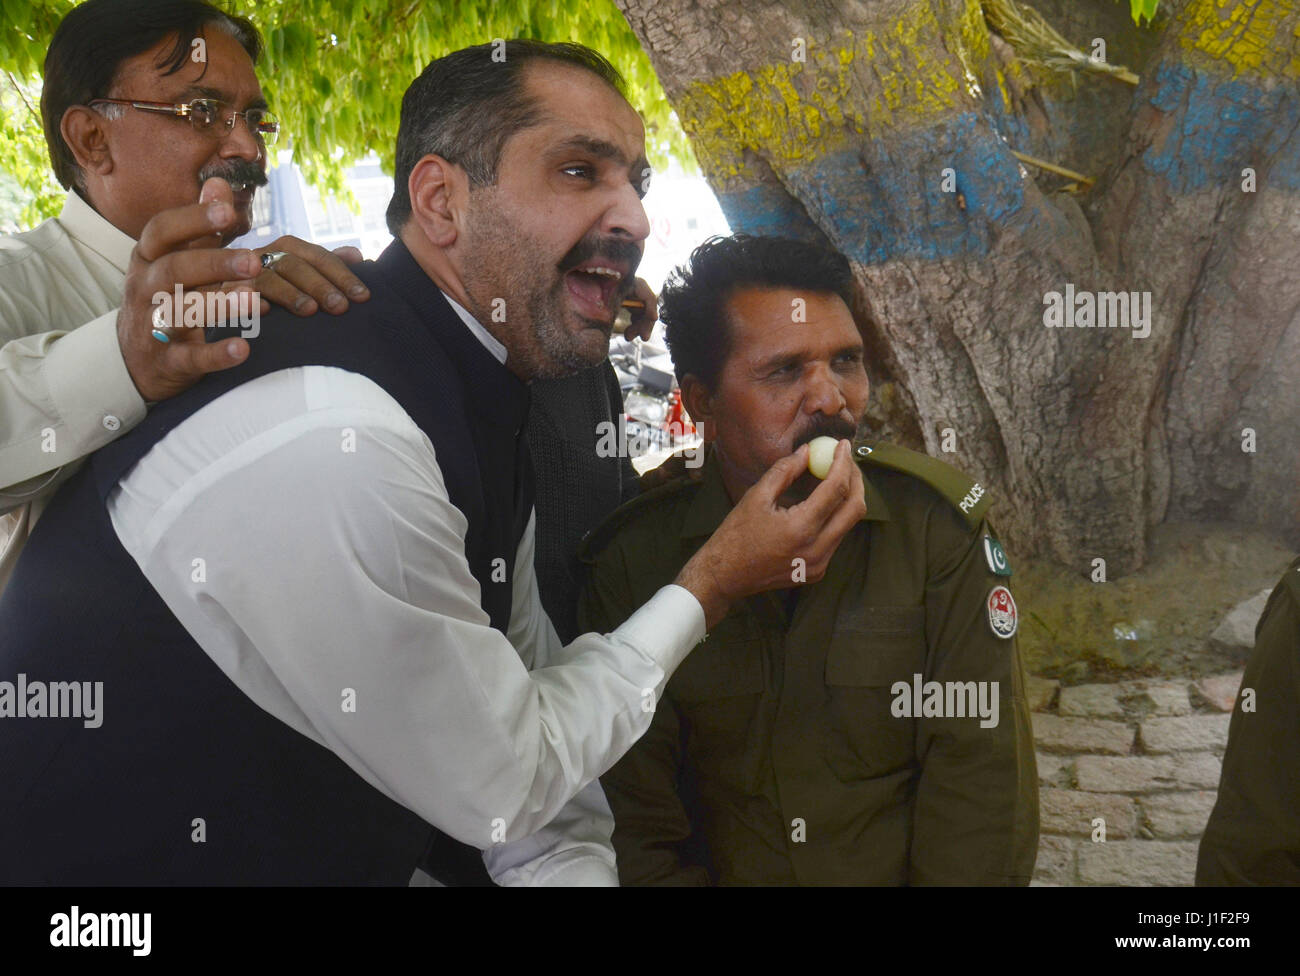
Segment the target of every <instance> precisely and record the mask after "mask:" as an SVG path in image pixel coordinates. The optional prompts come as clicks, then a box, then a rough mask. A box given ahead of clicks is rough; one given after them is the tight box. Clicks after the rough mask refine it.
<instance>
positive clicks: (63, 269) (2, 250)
mask: <svg viewBox="0 0 1300 976" xmlns="http://www.w3.org/2000/svg"><path fill="white" fill-rule="evenodd" d="M133 247H135V241H134V240H132V239H131V238H130V237H128V236H127V235H126V234H124V233H122V232H121V231H120V230H118V229H117V228H116V227H114V226H113V225H112V224H110V223H109V222H108V221H107V220H105V219H104V218H103V217H101V216H100V215H99V214H98V213H96V212H95V210H94V209H93V208H92V207H91V206H90V204H88V203H86V202H85V201H84V200H82V198H81V197H79V196H78V195H77V194H76V193H74V192H70V193H69V194H68V197H67V200H66V201H64V204H63V212H62V213H61V214H60V215H59V216H58V217H57V218H54V219H51V220H47V221H45V222H44V223H43V224H41V225H40V226H39V227H37V228H36V229H35V230H30V231H27V232H26V233H23V234H15V235H13V236H12V237H0V513H3V514H0V591H3V589H4V586H5V583H6V582H7V581H8V579H9V576H10V574H11V573H12V572H13V567H14V564H15V563H16V562H17V560H18V554H19V552H20V551H21V550H22V547H23V545H24V543H26V541H27V536H28V535H29V534H30V533H31V531H32V529H33V527H34V526H35V524H36V520H37V518H38V517H39V516H40V513H41V511H42V509H43V508H44V507H45V504H46V502H47V501H48V500H49V499H50V498H51V497H52V496H53V494H54V491H55V489H56V488H58V486H59V485H60V484H62V483H63V482H64V481H66V480H67V479H68V478H70V477H71V476H72V474H73V473H74V472H75V471H76V470H77V468H78V467H79V466H80V464H79V459H81V458H84V457H85V456H86V455H87V454H90V453H91V452H93V451H95V450H98V449H99V448H101V447H103V446H104V445H105V444H107V443H108V442H109V441H111V440H114V439H115V438H117V437H119V436H121V435H122V434H124V433H126V431H128V430H130V429H131V428H132V427H134V426H135V425H136V424H138V423H139V422H140V421H141V420H143V419H144V416H145V403H144V400H142V399H141V397H140V394H139V392H138V391H137V390H136V388H135V384H134V383H133V382H132V381H131V376H130V374H129V373H128V372H127V369H126V363H125V362H123V360H122V352H121V349H120V348H119V347H118V344H117V309H118V306H119V305H121V304H122V289H123V286H124V283H125V280H126V269H127V265H128V264H129V263H130V260H131V249H132V248H133Z"/></svg>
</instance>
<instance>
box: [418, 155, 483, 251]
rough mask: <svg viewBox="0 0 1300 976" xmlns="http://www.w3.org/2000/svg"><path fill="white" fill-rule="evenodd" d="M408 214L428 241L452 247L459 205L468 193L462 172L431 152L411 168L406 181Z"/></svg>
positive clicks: (457, 233) (459, 210) (466, 180)
mask: <svg viewBox="0 0 1300 976" xmlns="http://www.w3.org/2000/svg"><path fill="white" fill-rule="evenodd" d="M406 189H407V193H409V194H410V197H411V216H412V217H413V218H414V219H415V220H417V221H418V222H419V225H420V229H421V230H423V231H424V234H425V236H426V237H428V238H429V242H430V243H431V244H435V245H437V246H438V247H451V245H453V244H455V243H456V238H457V236H459V226H458V224H459V220H458V218H459V217H460V213H461V207H462V206H463V203H464V200H465V198H466V197H467V196H468V194H469V180H468V178H467V177H466V175H465V171H464V170H463V169H461V168H460V167H459V166H456V165H454V164H453V163H449V162H447V160H445V159H443V158H442V157H441V156H436V155H434V154H432V153H430V154H429V155H428V156H425V157H424V158H423V159H421V160H420V161H419V162H418V163H416V164H415V167H414V168H413V169H412V170H411V176H410V178H409V179H408V180H407V181H406Z"/></svg>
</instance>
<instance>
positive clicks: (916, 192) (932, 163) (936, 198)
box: [719, 113, 1024, 264]
mask: <svg viewBox="0 0 1300 976" xmlns="http://www.w3.org/2000/svg"><path fill="white" fill-rule="evenodd" d="M945 168H951V169H952V170H953V171H954V173H953V180H952V184H953V185H952V190H951V192H945V191H944V189H943V185H944V173H943V170H944V169H945ZM781 176H782V178H783V179H784V180H785V181H786V183H787V184H788V185H789V187H790V189H791V191H792V192H793V193H794V195H795V196H796V197H798V198H799V199H800V200H802V201H803V203H804V206H805V207H806V208H807V211H808V213H809V214H810V215H811V216H812V217H813V219H814V220H815V221H816V222H817V224H818V225H820V226H821V227H822V228H823V229H825V231H826V233H827V236H829V237H830V238H831V239H832V240H833V241H834V242H835V244H836V246H837V247H839V248H840V250H841V251H842V252H843V253H844V254H845V256H847V257H849V258H851V259H853V260H856V261H860V262H863V263H866V264H875V263H879V262H882V261H886V260H889V259H893V258H902V257H920V258H929V259H935V258H946V257H955V256H967V255H981V254H986V253H988V250H989V247H990V244H991V242H992V240H993V238H994V236H995V235H996V233H997V232H998V229H997V228H998V225H1005V223H1006V222H1007V221H1008V220H1009V219H1011V218H1012V217H1013V216H1014V215H1015V214H1016V213H1017V212H1018V211H1019V210H1020V208H1021V207H1022V206H1023V203H1024V193H1023V187H1022V183H1021V176H1020V171H1019V164H1018V163H1017V162H1016V160H1015V158H1014V157H1013V156H1011V154H1010V151H1009V147H1008V146H1007V144H1006V143H1005V142H1003V141H1002V139H1001V138H999V137H998V135H997V133H996V132H995V131H993V129H991V128H990V127H989V125H988V122H987V120H985V119H983V118H981V117H980V116H978V115H975V114H973V113H971V114H965V115H961V116H957V117H955V118H953V119H950V120H948V121H947V122H945V123H944V124H943V125H941V126H937V127H933V128H927V129H918V130H914V131H911V132H900V133H897V134H896V137H895V138H892V139H890V140H870V141H867V142H864V143H863V144H862V145H861V146H860V147H859V148H858V149H856V150H844V151H839V152H834V153H828V154H826V155H825V156H821V157H819V158H816V159H813V160H810V161H809V162H808V163H805V164H802V165H799V166H796V167H793V168H792V169H790V170H788V171H786V172H783V173H782V174H781ZM780 197H785V194H784V193H780V192H777V191H775V190H774V189H773V188H770V187H764V188H747V189H745V190H742V191H739V192H734V193H723V194H720V196H719V199H720V201H721V202H722V208H723V212H724V213H725V214H726V215H727V222H728V223H729V224H730V225H731V227H732V229H733V230H736V231H738V232H745V233H774V232H775V233H782V232H783V231H782V230H781V227H782V226H783V225H784V224H785V223H786V222H788V221H789V220H790V219H791V218H790V215H789V213H788V211H789V209H790V208H789V207H788V205H785V204H783V203H782V202H781V201H780V200H779V199H776V198H780ZM963 205H964V208H963Z"/></svg>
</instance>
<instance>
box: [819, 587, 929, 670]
mask: <svg viewBox="0 0 1300 976" xmlns="http://www.w3.org/2000/svg"><path fill="white" fill-rule="evenodd" d="M925 655H926V644H925V608H924V607H860V608H858V609H856V610H853V611H851V612H848V613H842V614H840V615H839V616H838V618H837V619H836V621H835V628H834V629H833V630H832V631H831V638H830V644H829V645H828V646H827V649H826V684H828V685H830V686H832V687H838V688H877V687H889V686H890V685H892V684H893V683H894V682H895V681H911V679H912V675H913V674H916V673H920V672H923V671H924V668H925Z"/></svg>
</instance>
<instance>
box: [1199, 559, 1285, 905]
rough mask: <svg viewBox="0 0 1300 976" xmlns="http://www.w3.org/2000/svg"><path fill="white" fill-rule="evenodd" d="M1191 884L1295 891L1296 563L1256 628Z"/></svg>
mask: <svg viewBox="0 0 1300 976" xmlns="http://www.w3.org/2000/svg"><path fill="white" fill-rule="evenodd" d="M1248 709H1249V710H1248ZM1196 883H1197V884H1198V885H1229V884H1233V885H1235V884H1276V885H1280V884H1286V885H1297V884H1300V559H1297V560H1296V561H1295V562H1293V563H1292V564H1291V565H1290V566H1289V567H1288V568H1287V571H1286V572H1285V573H1284V574H1283V575H1282V580H1281V582H1279V583H1278V585H1277V587H1276V588H1275V589H1274V590H1273V592H1272V593H1271V594H1270V595H1269V598H1268V604H1267V605H1266V606H1265V607H1264V613H1263V615H1262V616H1261V617H1260V618H1259V623H1258V625H1256V628H1255V649H1254V650H1253V651H1252V652H1251V654H1250V659H1249V661H1247V663H1246V672H1245V675H1244V676H1243V677H1242V680H1241V693H1240V694H1238V695H1237V704H1236V706H1235V707H1234V709H1233V712H1232V720H1231V722H1229V724H1228V748H1227V750H1226V751H1225V752H1224V754H1223V773H1222V776H1221V778H1220V780H1219V797H1218V800H1217V802H1216V803H1215V804H1214V811H1213V812H1212V813H1211V814H1210V822H1209V823H1208V824H1207V825H1206V828H1205V835H1204V836H1203V837H1202V838H1201V850H1200V856H1199V858H1198V859H1197V864H1196Z"/></svg>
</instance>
